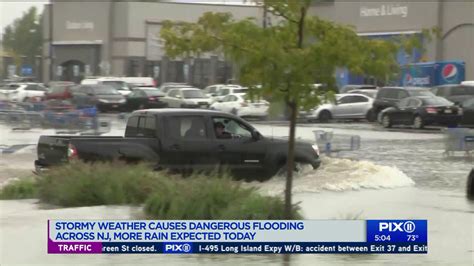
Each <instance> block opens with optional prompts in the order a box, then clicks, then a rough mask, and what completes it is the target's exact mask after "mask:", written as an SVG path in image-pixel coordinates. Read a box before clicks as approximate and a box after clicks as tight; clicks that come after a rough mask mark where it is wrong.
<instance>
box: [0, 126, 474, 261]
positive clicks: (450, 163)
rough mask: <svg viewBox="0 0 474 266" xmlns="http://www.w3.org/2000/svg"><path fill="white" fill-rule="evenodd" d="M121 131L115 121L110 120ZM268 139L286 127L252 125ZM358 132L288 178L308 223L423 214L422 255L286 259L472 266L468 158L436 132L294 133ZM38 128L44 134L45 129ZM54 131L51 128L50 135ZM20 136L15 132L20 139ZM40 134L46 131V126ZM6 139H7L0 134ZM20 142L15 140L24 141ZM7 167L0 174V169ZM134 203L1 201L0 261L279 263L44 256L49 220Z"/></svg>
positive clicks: (13, 161) (267, 189)
mask: <svg viewBox="0 0 474 266" xmlns="http://www.w3.org/2000/svg"><path fill="white" fill-rule="evenodd" d="M113 126H114V127H113V132H111V133H110V135H121V134H122V132H123V131H122V130H123V127H124V125H123V123H121V122H120V121H119V120H113ZM256 127H257V128H258V130H260V131H261V132H262V133H263V134H264V135H267V136H272V135H273V136H287V135H288V128H287V127H286V126H285V125H281V124H275V125H266V124H257V125H256ZM317 129H318V130H330V131H333V132H334V133H335V134H353V135H359V136H360V137H361V139H362V144H361V149H360V150H358V151H354V152H345V153H341V154H339V155H338V156H337V157H336V158H324V159H323V164H322V166H321V168H320V169H318V171H312V170H311V169H308V168H307V167H305V168H304V169H303V170H302V171H301V172H300V173H299V174H298V175H297V176H296V177H295V181H294V189H293V192H294V194H293V195H294V198H293V200H294V202H299V206H300V207H301V210H302V212H303V215H304V217H305V218H307V219H427V220H428V242H429V253H428V254H427V255H414V254H410V255H398V254H394V255H292V256H291V259H290V265H309V264H319V265H328V264H352V265H354V264H356V265H365V264H374V265H379V264H382V263H383V264H391V265H403V264H438V265H447V264H449V265H473V263H474V240H473V239H474V238H473V235H474V202H469V201H468V200H467V199H466V197H465V190H466V187H465V185H466V178H467V175H468V172H469V171H470V169H471V168H472V167H473V162H472V161H470V160H466V159H463V158H461V157H459V158H456V159H448V158H446V157H445V156H444V155H443V151H444V149H443V147H444V146H443V135H442V134H441V133H440V132H439V130H423V131H413V130H409V129H395V130H390V131H388V132H387V131H383V130H382V129H380V128H379V127H377V126H376V125H371V124H364V123H358V124H304V125H300V126H299V127H298V129H297V136H298V137H300V138H302V139H305V140H314V135H313V130H317ZM0 132H1V136H2V138H1V141H0V145H1V144H10V143H15V144H21V143H30V142H32V143H36V139H37V137H38V134H39V133H41V134H44V133H43V132H39V133H38V132H35V133H28V132H23V133H12V132H11V131H9V130H8V129H5V128H1V126H0ZM45 133H46V132H45ZM53 133H54V132H53ZM22 134H23V135H22ZM46 134H51V132H48V133H46ZM4 136H5V137H4ZM22 141H23V142H22ZM33 151H34V147H33V148H29V149H28V148H25V149H23V150H21V151H19V152H18V153H14V154H11V155H0V156H1V157H0V173H1V174H0V176H1V177H2V179H1V180H0V182H1V181H2V180H4V178H10V177H14V176H15V174H16V175H21V174H19V172H17V171H15V169H16V170H18V171H20V170H25V171H28V170H29V169H30V170H31V169H32V163H33V162H32V160H33V158H34V154H33V153H32V152H33ZM5 169H9V170H8V171H4V170H5ZM284 184H285V180H284V178H283V177H275V178H273V179H272V180H270V181H267V182H265V183H257V182H255V183H250V184H248V185H249V186H256V187H257V188H258V189H259V191H261V193H263V194H268V195H282V192H283V190H284ZM139 213H140V210H139V209H137V208H132V207H124V206H114V207H105V206H99V207H83V208H66V209H45V208H43V207H42V206H41V205H39V204H37V203H36V200H13V201H0V264H1V265H5V264H17V263H26V264H31V263H35V264H36V263H38V264H43V265H49V264H53V263H58V264H161V263H166V264H171V265H188V264H212V265H222V264H224V263H228V264H231V265H234V264H245V265H261V264H268V263H272V264H282V265H285V264H284V262H283V256H280V255H188V256H182V255H178V256H176V255H48V254H46V220H47V219H133V218H134V217H137V215H138V214H139Z"/></svg>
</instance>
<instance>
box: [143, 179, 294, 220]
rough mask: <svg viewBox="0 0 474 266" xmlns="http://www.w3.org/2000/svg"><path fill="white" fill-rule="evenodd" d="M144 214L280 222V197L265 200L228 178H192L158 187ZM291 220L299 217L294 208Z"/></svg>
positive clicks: (156, 217) (281, 212)
mask: <svg viewBox="0 0 474 266" xmlns="http://www.w3.org/2000/svg"><path fill="white" fill-rule="evenodd" d="M144 210H145V214H146V215H147V216H148V217H149V218H155V219H177V220H180V219H196V220H200V219H202V220H207V219H222V220H225V219H283V218H284V203H283V201H282V200H281V199H280V198H276V197H265V196H261V195H259V194H258V192H257V191H255V190H254V189H252V188H243V187H241V186H240V183H237V182H235V181H232V180H231V179H230V178H229V177H228V176H225V177H223V178H216V177H209V176H193V177H190V178H188V179H184V180H176V182H170V183H168V184H167V186H166V187H160V188H159V189H158V191H157V192H156V193H154V194H153V195H151V196H150V198H149V199H148V200H147V201H146V203H145V208H144ZM294 215H295V216H294V217H295V218H299V217H300V215H299V214H298V210H297V208H295V209H294Z"/></svg>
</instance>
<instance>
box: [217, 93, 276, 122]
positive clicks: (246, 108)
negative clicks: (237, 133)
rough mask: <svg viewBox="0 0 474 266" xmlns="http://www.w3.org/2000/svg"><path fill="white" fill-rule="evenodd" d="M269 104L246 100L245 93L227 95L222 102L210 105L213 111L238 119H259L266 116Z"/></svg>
mask: <svg viewBox="0 0 474 266" xmlns="http://www.w3.org/2000/svg"><path fill="white" fill-rule="evenodd" d="M269 106H270V104H269V103H268V102H267V101H265V100H254V101H251V100H249V99H247V97H246V94H245V93H236V94H229V95H227V96H225V97H224V98H223V99H222V100H220V101H218V102H215V103H213V104H211V108H210V109H213V110H218V111H222V112H228V113H231V114H234V115H237V116H240V117H260V118H265V117H267V116H268V108H269Z"/></svg>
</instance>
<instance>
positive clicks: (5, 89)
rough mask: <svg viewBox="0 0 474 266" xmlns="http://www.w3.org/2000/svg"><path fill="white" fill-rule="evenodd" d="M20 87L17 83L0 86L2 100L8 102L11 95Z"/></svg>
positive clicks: (0, 98)
mask: <svg viewBox="0 0 474 266" xmlns="http://www.w3.org/2000/svg"><path fill="white" fill-rule="evenodd" d="M19 86H20V85H19V84H17V83H6V84H2V85H1V86H0V100H4V101H8V100H9V99H10V97H9V94H10V93H11V92H13V91H15V90H16V89H17V88H18V87H19Z"/></svg>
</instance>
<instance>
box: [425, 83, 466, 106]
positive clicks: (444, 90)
mask: <svg viewBox="0 0 474 266" xmlns="http://www.w3.org/2000/svg"><path fill="white" fill-rule="evenodd" d="M431 92H433V93H434V94H435V95H436V96H439V97H443V98H446V99H448V100H449V101H451V102H453V103H455V104H459V103H461V102H463V101H465V100H467V99H469V98H474V85H443V86H437V87H434V88H432V89H431Z"/></svg>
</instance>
